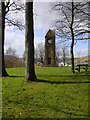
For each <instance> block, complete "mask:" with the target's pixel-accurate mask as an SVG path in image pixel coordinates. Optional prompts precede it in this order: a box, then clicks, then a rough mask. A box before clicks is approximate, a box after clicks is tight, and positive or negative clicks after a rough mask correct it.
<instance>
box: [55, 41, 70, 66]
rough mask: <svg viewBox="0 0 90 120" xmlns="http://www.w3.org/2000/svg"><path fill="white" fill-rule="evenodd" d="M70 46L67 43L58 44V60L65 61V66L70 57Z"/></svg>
mask: <svg viewBox="0 0 90 120" xmlns="http://www.w3.org/2000/svg"><path fill="white" fill-rule="evenodd" d="M68 48H69V45H68V44H66V43H61V44H59V43H58V45H57V52H56V56H57V59H58V62H60V61H62V62H63V63H64V66H65V63H66V61H67V59H68V57H69V49H68Z"/></svg>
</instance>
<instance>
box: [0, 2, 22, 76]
mask: <svg viewBox="0 0 90 120" xmlns="http://www.w3.org/2000/svg"><path fill="white" fill-rule="evenodd" d="M0 4H1V14H2V15H1V18H2V24H1V29H2V67H1V68H2V76H9V75H8V73H7V72H6V69H5V64H4V41H5V37H4V36H5V23H7V24H8V25H9V26H11V25H13V26H16V27H18V28H19V29H20V30H21V29H22V28H23V25H22V23H21V22H19V21H17V20H14V19H9V18H10V17H9V18H8V17H7V16H8V13H9V12H11V11H12V12H18V11H20V10H24V5H23V4H21V5H20V4H16V3H15V2H10V0H7V1H6V2H1V3H0Z"/></svg>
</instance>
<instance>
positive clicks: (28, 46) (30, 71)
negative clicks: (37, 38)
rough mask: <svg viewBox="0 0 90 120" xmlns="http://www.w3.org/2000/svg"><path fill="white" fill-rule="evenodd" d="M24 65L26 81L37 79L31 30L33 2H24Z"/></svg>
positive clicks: (32, 31)
mask: <svg viewBox="0 0 90 120" xmlns="http://www.w3.org/2000/svg"><path fill="white" fill-rule="evenodd" d="M25 14H26V16H25V20H26V31H25V65H26V81H35V80H37V78H36V75H35V70H34V30H33V2H26V10H25Z"/></svg>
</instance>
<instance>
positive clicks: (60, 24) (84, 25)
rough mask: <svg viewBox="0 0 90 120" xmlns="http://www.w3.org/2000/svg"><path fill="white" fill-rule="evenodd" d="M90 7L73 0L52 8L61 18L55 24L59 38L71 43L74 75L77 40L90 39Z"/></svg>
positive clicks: (55, 4)
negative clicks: (89, 9)
mask: <svg viewBox="0 0 90 120" xmlns="http://www.w3.org/2000/svg"><path fill="white" fill-rule="evenodd" d="M89 7H90V4H89V3H88V2H74V1H73V0H72V2H56V3H54V5H53V7H52V8H53V10H54V11H56V12H58V15H59V16H60V17H59V19H57V20H56V24H55V28H56V33H57V36H59V37H60V40H61V41H62V42H65V41H71V45H70V53H71V64H72V72H73V73H75V70H74V50H73V49H74V45H75V44H76V42H77V40H87V39H90V38H88V36H87V33H90V30H89V28H90V22H89V18H90V12H88V8H89Z"/></svg>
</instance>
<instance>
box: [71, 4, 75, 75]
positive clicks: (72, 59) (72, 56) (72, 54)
mask: <svg viewBox="0 0 90 120" xmlns="http://www.w3.org/2000/svg"><path fill="white" fill-rule="evenodd" d="M71 5H72V20H71V26H70V30H71V36H72V42H71V48H70V49H71V51H70V52H71V65H72V73H75V70H74V52H73V48H74V32H73V23H74V2H72V3H71Z"/></svg>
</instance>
